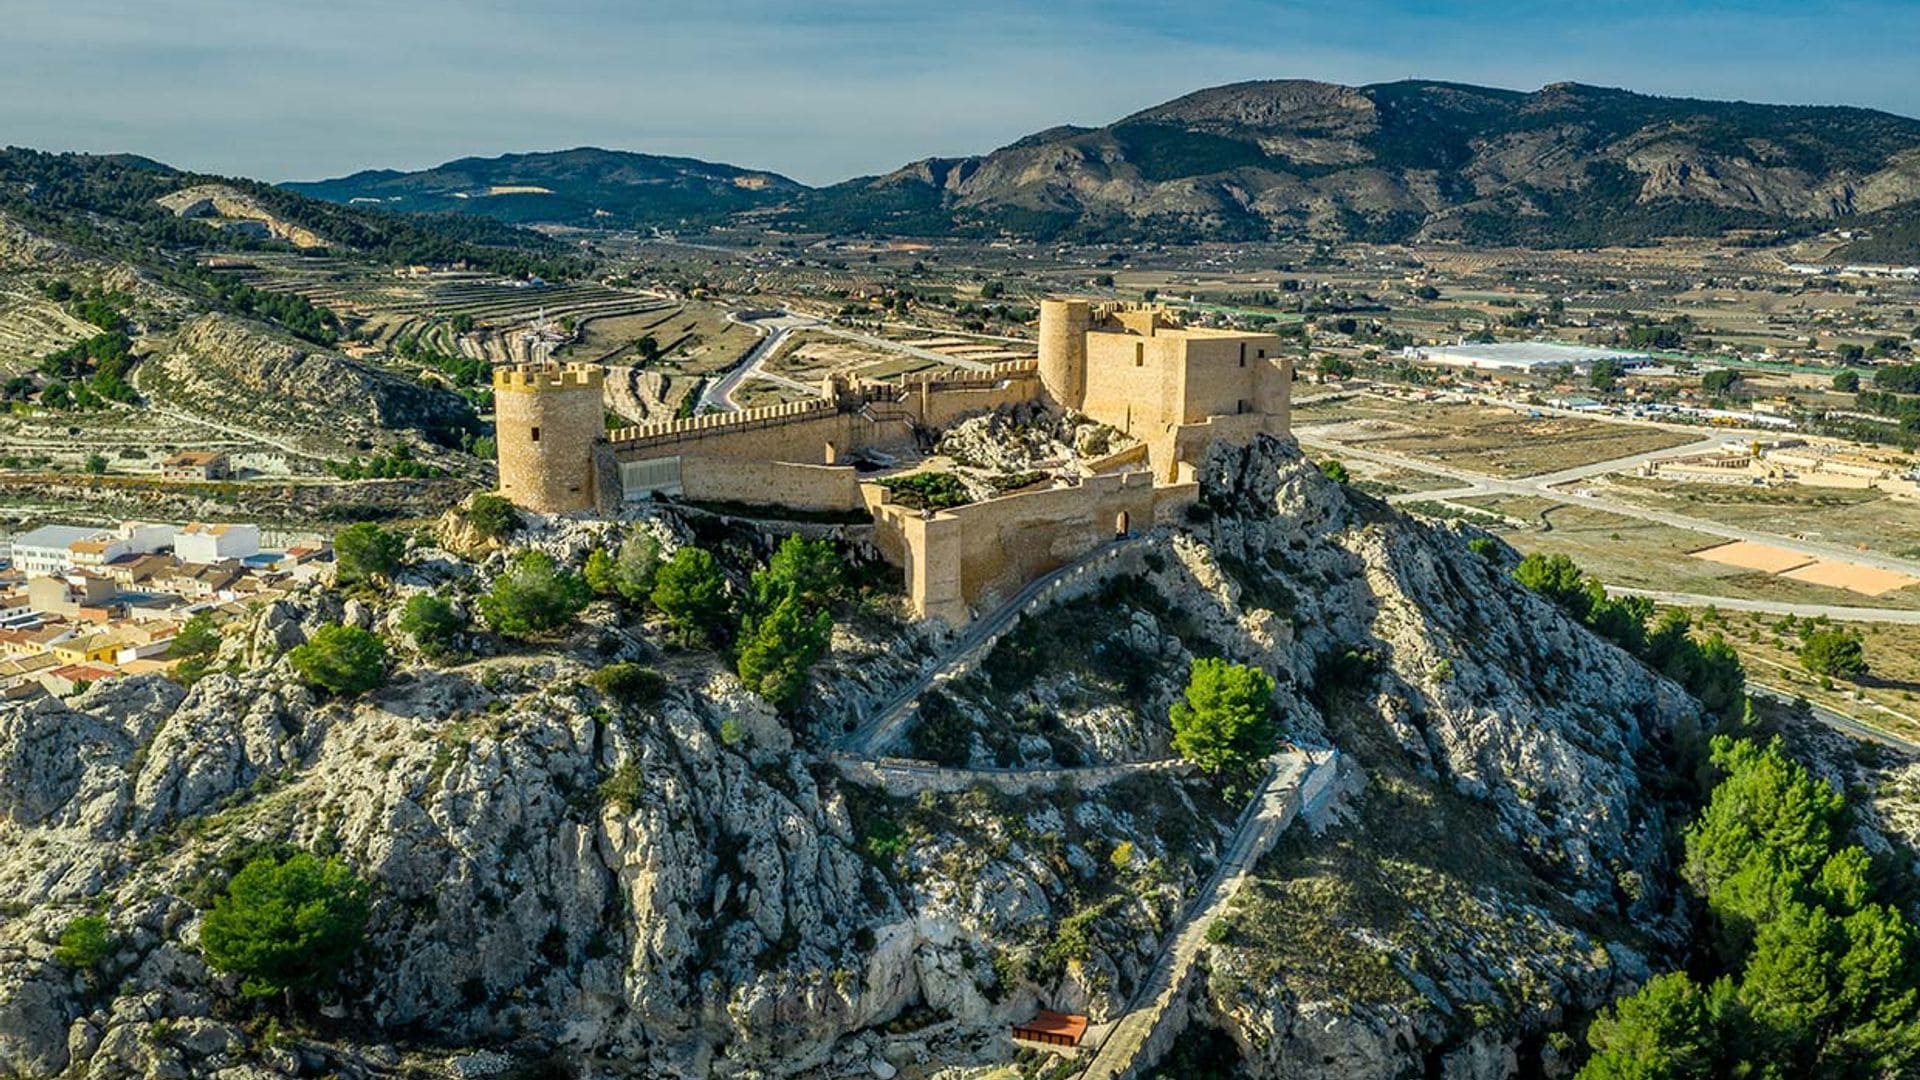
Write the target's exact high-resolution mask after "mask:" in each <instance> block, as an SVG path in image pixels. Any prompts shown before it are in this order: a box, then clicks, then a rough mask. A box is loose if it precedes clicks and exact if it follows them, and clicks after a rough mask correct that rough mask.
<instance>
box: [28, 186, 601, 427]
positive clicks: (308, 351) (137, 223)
mask: <svg viewBox="0 0 1920 1080" xmlns="http://www.w3.org/2000/svg"><path fill="white" fill-rule="evenodd" d="M254 253H278V254H279V255H280V256H281V257H286V256H290V255H293V254H294V253H299V254H301V255H307V256H325V257H327V261H328V262H330V263H332V264H334V265H352V264H355V263H358V264H362V265H365V266H368V267H371V268H374V269H375V270H376V272H383V271H384V270H385V268H386V267H388V266H391V265H394V264H398V263H418V262H428V263H451V262H463V263H466V264H467V265H468V266H470V267H474V268H476V269H481V270H485V271H488V272H491V273H498V274H540V275H543V276H548V277H558V276H566V275H569V274H572V273H576V272H578V271H580V270H582V269H583V266H582V264H580V263H578V262H577V260H575V259H574V258H573V257H572V256H571V255H570V254H568V252H567V249H566V248H564V247H563V246H562V245H561V244H559V243H557V242H556V241H553V240H550V239H547V238H545V237H542V236H541V235H539V234H538V233H534V232H530V231H528V230H524V229H518V228H514V227H512V226H509V225H505V224H502V223H500V222H496V221H492V220H489V219H486V218H475V217H468V216H461V215H437V216H419V215H410V214H386V213H378V212H375V211H370V210H363V209H358V208H353V207H345V206H338V205H335V204H332V203H328V202H323V201H320V200H316V199H310V198H307V197H305V196H302V195H299V194H296V193H293V192H289V191H282V190H280V189H277V188H274V187H272V186H271V185H267V184H261V183H258V182H256V181H251V180H241V179H232V178H224V177H216V176H204V175H198V174H193V173H186V172H182V171H179V170H176V169H173V168H169V167H168V166H165V165H161V164H159V163H157V162H153V161H149V160H146V159H144V158H136V157H131V156H124V155H120V156H107V157H101V156H91V155H82V154H48V153H42V152H39V151H33V150H21V149H8V150H4V151H0V378H3V379H4V381H5V382H6V384H7V385H6V386H5V387H4V388H0V399H4V400H5V401H8V402H14V403H26V402H29V401H31V402H32V403H33V404H35V405H37V406H38V407H40V408H42V409H46V410H66V411H71V412H73V413H75V414H76V415H78V414H82V413H99V412H101V411H103V410H112V409H121V408H128V409H133V410H139V409H143V408H145V407H146V406H148V405H160V406H163V407H165V408H166V409H167V410H169V411H170V412H172V413H182V412H184V413H193V414H199V415H202V416H206V417H215V418H217V419H218V422H219V423H221V424H224V425H234V426H239V427H242V428H250V429H252V430H254V431H261V432H273V433H275V435H276V436H277V437H278V438H281V439H290V440H293V441H295V442H298V443H300V444H301V445H302V446H304V447H305V448H306V449H308V450H311V451H324V452H327V453H330V454H331V453H334V452H336V451H339V452H341V453H340V456H342V457H344V456H345V453H346V452H350V451H353V450H357V449H364V448H365V447H367V446H373V445H384V444H387V443H391V442H393V441H395V440H396V439H409V440H411V439H415V438H418V439H425V440H427V441H430V442H438V443H441V444H444V445H452V444H454V443H456V442H458V441H459V440H461V439H463V438H465V437H468V436H470V435H471V434H472V433H473V432H474V431H475V430H477V423H476V419H475V416H474V413H473V410H472V408H471V407H470V406H469V404H468V402H467V401H465V400H464V399H463V398H462V397H461V396H460V395H458V394H456V393H453V392H452V391H450V390H446V389H442V388H439V387H437V386H430V385H425V384H422V383H420V382H418V381H416V380H414V379H412V378H411V377H403V376H401V375H398V374H395V373H394V372H392V371H388V370H384V369H382V368H380V367H378V366H377V365H371V364H367V363H363V362H361V361H357V360H353V359H350V358H348V357H347V356H345V355H343V354H341V353H339V352H337V351H335V349H334V346H335V344H336V343H337V340H338V337H339V332H340V323H339V321H338V319H337V318H336V317H335V315H334V314H333V313H332V312H329V311H327V310H325V309H323V308H319V307H315V306H314V305H313V304H312V303H310V302H309V301H308V300H306V299H304V298H303V297H302V296H300V295H297V294H295V293H288V292H274V291H270V290H262V289H254V288H252V287H251V286H249V285H247V284H245V283H244V282H243V281H241V280H239V279H238V278H235V277H232V276H228V275H222V274H219V273H216V272H213V271H211V270H209V269H208V268H207V267H206V266H205V265H203V263H204V261H205V257H206V256H210V255H231V254H243V255H249V256H251V255H253V254H254ZM408 433H411V434H408Z"/></svg>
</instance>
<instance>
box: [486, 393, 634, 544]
mask: <svg viewBox="0 0 1920 1080" xmlns="http://www.w3.org/2000/svg"><path fill="white" fill-rule="evenodd" d="M605 378H606V372H605V370H604V369H602V368H600V367H599V366H598V365H595V364H568V365H566V366H565V367H562V366H561V365H559V364H519V365H515V366H513V367H498V368H494V369H493V414H494V436H493V438H494V446H495V447H496V453H497V454H498V457H499V464H500V494H502V495H504V496H506V497H507V498H508V499H510V500H512V501H513V504H514V505H515V506H519V507H522V508H523V509H527V510H533V511H536V512H538V513H542V514H565V513H572V512H574V511H577V510H592V509H593V508H594V507H595V505H596V503H595V498H594V445H595V444H596V443H598V442H599V441H600V440H601V439H602V438H604V437H605V433H606V419H605V418H606V412H605V407H604V406H603V405H602V404H601V390H600V386H601V383H602V382H603V381H604V380H605Z"/></svg>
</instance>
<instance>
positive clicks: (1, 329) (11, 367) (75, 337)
mask: <svg viewBox="0 0 1920 1080" xmlns="http://www.w3.org/2000/svg"><path fill="white" fill-rule="evenodd" d="M98 332H99V331H98V330H96V329H95V328H94V327H92V326H89V325H87V324H86V323H84V322H81V321H80V320H79V319H76V318H74V317H73V316H71V315H69V314H67V313H66V312H64V311H62V310H60V307H59V305H57V304H54V303H52V302H50V301H47V300H43V299H41V298H40V297H38V296H33V295H30V294H27V293H20V292H12V291H4V292H0V371H3V372H6V373H8V374H11V373H13V372H16V371H19V370H21V369H23V368H27V367H32V366H33V365H34V364H37V363H38V362H39V361H40V358H41V357H43V356H45V355H46V354H48V353H50V352H53V351H55V350H57V349H60V348H62V347H64V346H67V345H70V344H72V343H73V342H76V341H79V340H81V339H83V338H88V337H91V336H93V335H94V334H96V333H98Z"/></svg>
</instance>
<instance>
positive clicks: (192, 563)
mask: <svg viewBox="0 0 1920 1080" xmlns="http://www.w3.org/2000/svg"><path fill="white" fill-rule="evenodd" d="M260 541H261V536H260V529H259V527H258V526H255V525H230V524H203V523H194V524H191V525H187V526H185V527H182V528H178V529H176V528H175V527H174V526H172V525H162V524H154V523H150V522H123V523H121V524H119V525H116V526H111V527H96V526H83V525H63V524H54V525H43V526H40V527H39V528H36V529H32V530H30V531H28V532H25V533H22V534H20V535H19V536H17V537H15V538H14V543H13V549H12V550H13V552H14V557H13V560H12V562H11V564H10V565H9V566H8V567H7V568H6V569H5V570H4V571H0V699H6V700H11V699H15V698H19V697H22V696H26V695H31V694H35V693H52V694H68V693H72V692H74V691H76V690H79V689H84V688H85V687H87V686H90V685H92V684H94V683H97V682H99V681H101V680H102V679H110V678H116V677H119V676H121V675H126V674H132V673H140V672H146V671H156V670H165V669H166V667H168V666H169V665H170V663H171V660H170V658H169V655H168V653H169V649H170V648H171V645H172V642H173V639H174V637H175V636H176V635H177V634H178V633H179V631H180V628H181V627H182V626H183V625H184V624H185V622H186V620H187V619H189V618H191V617H192V616H193V615H195V614H197V613H199V612H203V611H204V612H211V613H213V614H214V615H215V617H216V618H218V619H220V620H222V621H225V620H229V619H236V618H240V617H242V616H244V615H245V613H246V612H247V611H248V610H249V608H250V606H251V605H254V604H257V603H262V602H266V601H269V600H272V599H274V598H275V597H277V596H279V595H281V594H282V592H283V590H284V589H285V587H286V586H287V585H289V584H292V583H295V582H298V581H301V580H304V579H306V578H310V577H312V576H313V575H315V574H317V573H319V572H320V569H321V562H322V561H323V560H324V558H325V557H326V556H327V555H328V554H329V553H330V549H329V548H327V547H326V545H324V544H321V543H307V544H301V545H296V546H295V547H292V548H289V549H288V550H287V551H286V552H262V551H261V548H260Z"/></svg>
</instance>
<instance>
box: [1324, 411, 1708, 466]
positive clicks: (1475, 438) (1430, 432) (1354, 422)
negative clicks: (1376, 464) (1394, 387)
mask: <svg viewBox="0 0 1920 1080" xmlns="http://www.w3.org/2000/svg"><path fill="white" fill-rule="evenodd" d="M1293 422H1294V426H1295V427H1296V428H1299V429H1308V428H1312V429H1313V430H1314V434H1316V435H1318V436H1320V437H1321V438H1325V439H1331V440H1334V441H1337V442H1341V443H1344V444H1348V445H1351V446H1355V447H1359V448H1363V449H1369V450H1378V451H1381V452H1384V453H1390V454H1400V455H1403V456H1406V457H1411V458H1420V459H1424V460H1427V461H1433V462H1437V463H1440V464H1444V465H1451V466H1454V467H1455V468H1460V469H1466V470H1470V471H1473V472H1478V473H1484V474H1487V475H1490V476H1500V477H1523V476H1538V475H1540V474H1542V473H1549V472H1555V471H1557V470H1560V469H1568V468H1573V467H1575V466H1579V465H1590V464H1594V463H1596V462H1602V461H1611V460H1613V459H1615V458H1623V457H1630V456H1632V455H1634V454H1641V453H1645V452H1647V451H1649V450H1663V449H1667V448H1670V447H1675V446H1684V445H1686V444H1687V443H1690V442H1694V441H1696V438H1697V437H1696V436H1692V435H1688V434H1685V433H1682V432H1675V431H1667V430H1665V429H1662V428H1656V427H1649V426H1645V425H1630V424H1617V423H1606V422H1603V421H1599V420H1584V419H1575V418H1572V417H1563V416H1526V415H1523V414H1521V413H1517V412H1515V411H1513V410H1512V409H1505V408H1499V407H1494V406H1486V405H1469V404H1455V403H1450V402H1419V401H1399V400H1394V399H1389V398H1384V397H1378V396H1373V395H1356V396H1354V397H1348V398H1341V399H1337V400H1329V401H1325V402H1311V403H1309V404H1306V405H1303V406H1301V407H1300V408H1299V409H1298V410H1296V411H1295V413H1294V420H1293Z"/></svg>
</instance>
